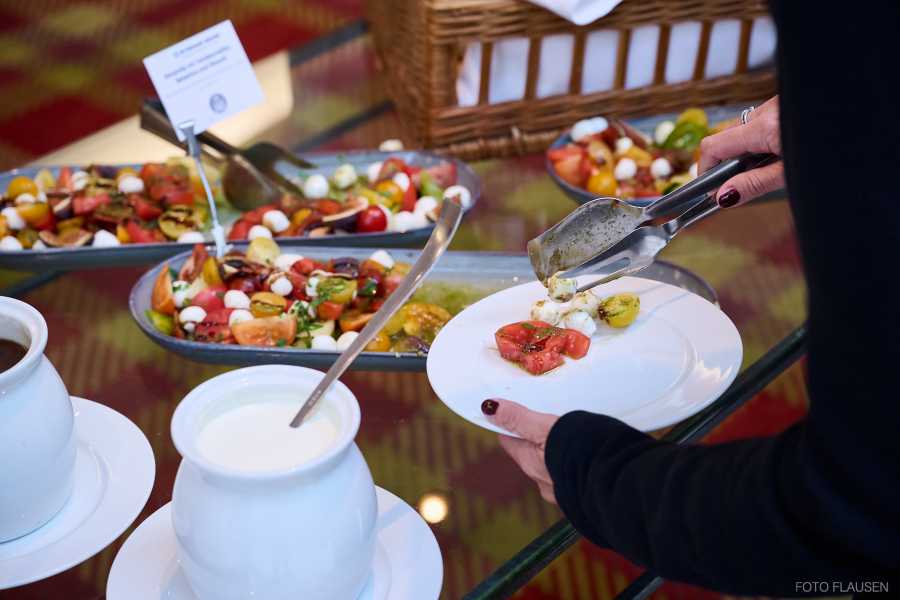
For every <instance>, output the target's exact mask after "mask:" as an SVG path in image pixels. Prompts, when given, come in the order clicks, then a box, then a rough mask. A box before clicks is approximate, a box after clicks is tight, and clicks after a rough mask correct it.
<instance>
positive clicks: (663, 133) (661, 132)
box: [653, 121, 675, 146]
mask: <svg viewBox="0 0 900 600" xmlns="http://www.w3.org/2000/svg"><path fill="white" fill-rule="evenodd" d="M674 130H675V123H673V122H672V121H663V122H662V123H660V124H659V125H657V126H656V129H654V130H653V141H654V142H656V145H657V146H662V145H663V143H665V141H666V139H668V137H669V134H670V133H672V131H674Z"/></svg>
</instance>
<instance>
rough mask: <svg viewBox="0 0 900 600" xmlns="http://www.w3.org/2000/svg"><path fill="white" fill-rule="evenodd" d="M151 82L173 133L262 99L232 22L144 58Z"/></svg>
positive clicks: (203, 125) (200, 127)
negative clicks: (182, 127) (189, 122)
mask: <svg viewBox="0 0 900 600" xmlns="http://www.w3.org/2000/svg"><path fill="white" fill-rule="evenodd" d="M144 67H145V68H146V69H147V73H148V74H149V75H150V80H151V81H152V82H153V87H155V88H156V93H157V94H159V98H160V100H162V103H163V106H165V107H166V112H167V113H168V115H169V120H170V121H172V124H173V126H174V127H175V132H176V133H177V134H178V139H179V140H181V141H184V136H183V135H182V133H181V130H180V129H179V128H178V125H179V124H181V123H184V122H185V121H193V122H194V133H200V132H201V131H204V130H206V129H207V128H209V127H211V126H212V125H214V124H216V123H218V122H219V121H221V120H222V119H224V118H226V117H230V116H231V115H233V114H236V113H239V112H241V111H242V110H244V109H247V108H250V107H251V106H254V105H256V104H259V103H260V102H262V101H263V100H264V96H263V92H262V88H260V86H259V82H258V81H257V80H256V74H255V73H254V72H253V67H252V66H251V65H250V60H249V59H248V58H247V53H246V52H245V51H244V47H243V46H242V45H241V41H240V40H239V39H238V36H237V32H236V31H235V30H234V25H232V24H231V21H222V22H221V23H219V24H218V25H214V26H212V27H210V28H209V29H206V30H204V31H201V32H200V33H197V34H195V35H192V36H191V37H189V38H187V39H184V40H182V41H180V42H178V43H177V44H174V45H172V46H169V47H168V48H166V49H164V50H160V51H159V52H157V53H156V54H151V55H150V56H148V57H147V58H145V59H144Z"/></svg>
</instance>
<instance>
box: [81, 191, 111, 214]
mask: <svg viewBox="0 0 900 600" xmlns="http://www.w3.org/2000/svg"><path fill="white" fill-rule="evenodd" d="M109 203H110V197H109V194H106V193H101V194H94V195H93V196H87V195H85V194H78V195H77V196H75V197H74V198H72V210H73V211H74V212H75V214H76V215H89V214H91V213H92V212H94V211H95V210H97V209H98V208H100V207H101V206H106V205H107V204H109Z"/></svg>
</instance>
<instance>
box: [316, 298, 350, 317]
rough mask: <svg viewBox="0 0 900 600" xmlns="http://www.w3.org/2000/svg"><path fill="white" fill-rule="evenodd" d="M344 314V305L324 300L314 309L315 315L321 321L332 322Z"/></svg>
mask: <svg viewBox="0 0 900 600" xmlns="http://www.w3.org/2000/svg"><path fill="white" fill-rule="evenodd" d="M342 312H344V305H343V304H338V303H337V302H331V301H330V300H326V301H325V302H323V303H322V304H320V305H319V308H318V309H316V315H317V316H318V317H319V318H320V319H321V320H323V321H334V320H335V319H338V318H340V316H341V313H342Z"/></svg>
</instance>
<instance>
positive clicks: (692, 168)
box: [688, 163, 697, 179]
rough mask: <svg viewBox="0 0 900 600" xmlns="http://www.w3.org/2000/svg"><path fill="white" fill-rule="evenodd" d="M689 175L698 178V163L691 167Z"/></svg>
mask: <svg viewBox="0 0 900 600" xmlns="http://www.w3.org/2000/svg"><path fill="white" fill-rule="evenodd" d="M688 175H690V176H691V177H693V178H695V179H696V178H697V163H694V164H692V165H691V168H690V169H688Z"/></svg>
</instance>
